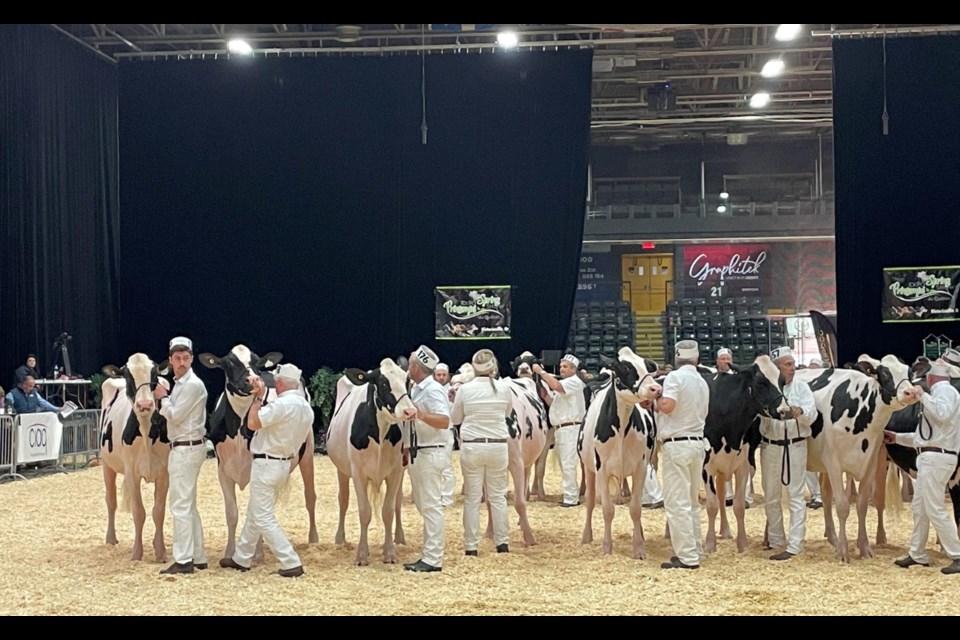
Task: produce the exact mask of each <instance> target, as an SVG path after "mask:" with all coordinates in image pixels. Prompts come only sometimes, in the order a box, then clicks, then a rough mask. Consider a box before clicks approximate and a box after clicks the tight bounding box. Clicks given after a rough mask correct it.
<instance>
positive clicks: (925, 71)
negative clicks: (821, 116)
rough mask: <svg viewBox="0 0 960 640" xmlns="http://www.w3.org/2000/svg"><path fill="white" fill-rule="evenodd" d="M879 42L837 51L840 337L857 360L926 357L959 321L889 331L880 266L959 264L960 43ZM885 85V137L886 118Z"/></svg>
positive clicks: (844, 351) (845, 353)
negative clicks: (931, 339) (925, 345)
mask: <svg viewBox="0 0 960 640" xmlns="http://www.w3.org/2000/svg"><path fill="white" fill-rule="evenodd" d="M883 46H884V43H883V41H882V40H881V39H880V38H871V39H867V40H839V41H836V42H834V45H833V61H834V83H833V84H834V86H833V101H834V139H835V140H834V147H835V163H836V216H837V217H836V251H837V311H838V314H837V316H838V327H837V333H838V335H837V338H838V343H839V352H840V353H839V356H840V360H841V362H844V361H847V360H852V359H855V358H856V357H857V356H858V355H859V354H861V353H864V352H866V353H869V354H871V355H873V356H874V357H881V356H882V355H884V354H887V353H893V354H896V355H899V356H900V357H901V358H903V359H904V360H907V361H908V362H910V361H912V360H913V359H914V358H915V357H916V356H918V355H920V353H921V341H922V340H923V337H924V336H926V335H927V334H929V333H936V334H940V333H945V334H947V335H948V336H951V337H952V338H953V339H954V340H957V339H960V331H958V325H957V323H956V322H932V323H909V324H883V323H882V322H881V316H880V313H881V305H882V295H883V272H882V269H883V267H908V266H934V265H954V264H958V263H960V242H958V241H960V237H958V236H960V180H958V179H957V175H958V172H960V38H954V37H944V36H930V37H915V38H888V39H887V40H886V58H887V62H886V72H885V73H884V63H883V58H884V52H883ZM884 84H886V101H887V111H888V113H889V118H890V119H889V134H888V135H883V128H882V123H881V115H882V113H883V103H884Z"/></svg>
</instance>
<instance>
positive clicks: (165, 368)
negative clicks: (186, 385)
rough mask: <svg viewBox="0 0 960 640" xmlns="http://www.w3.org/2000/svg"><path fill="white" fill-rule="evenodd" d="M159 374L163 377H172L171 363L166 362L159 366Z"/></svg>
mask: <svg viewBox="0 0 960 640" xmlns="http://www.w3.org/2000/svg"><path fill="white" fill-rule="evenodd" d="M157 372H158V373H159V374H160V375H162V376H166V375H170V361H169V360H164V361H163V362H161V363H160V364H158V365H157Z"/></svg>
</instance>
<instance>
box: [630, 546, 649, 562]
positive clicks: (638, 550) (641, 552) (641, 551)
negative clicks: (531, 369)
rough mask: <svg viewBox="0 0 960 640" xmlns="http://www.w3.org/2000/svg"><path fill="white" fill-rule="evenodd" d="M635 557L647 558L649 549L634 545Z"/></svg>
mask: <svg viewBox="0 0 960 640" xmlns="http://www.w3.org/2000/svg"><path fill="white" fill-rule="evenodd" d="M633 559H634V560H646V559H647V550H646V548H644V547H634V548H633Z"/></svg>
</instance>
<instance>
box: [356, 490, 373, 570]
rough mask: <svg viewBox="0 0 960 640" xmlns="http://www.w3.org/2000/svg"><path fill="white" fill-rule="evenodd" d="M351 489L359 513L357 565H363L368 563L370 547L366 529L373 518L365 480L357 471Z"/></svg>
mask: <svg viewBox="0 0 960 640" xmlns="http://www.w3.org/2000/svg"><path fill="white" fill-rule="evenodd" d="M353 489H354V491H355V492H356V494H357V510H358V511H359V513H360V541H359V542H358V543H357V558H356V562H357V565H358V566H361V567H365V566H367V565H368V564H370V548H369V547H368V546H367V529H369V528H370V520H371V519H373V508H372V507H371V505H370V498H369V497H368V496H367V480H366V479H364V478H361V477H360V474H359V473H356V472H354V474H353Z"/></svg>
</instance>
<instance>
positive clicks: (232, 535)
mask: <svg viewBox="0 0 960 640" xmlns="http://www.w3.org/2000/svg"><path fill="white" fill-rule="evenodd" d="M199 358H200V362H201V363H202V364H203V366H205V367H207V368H208V369H222V370H223V373H224V375H225V376H226V388H225V389H224V391H223V393H221V394H220V397H219V398H217V404H216V407H215V408H214V410H213V415H211V416H210V433H209V437H210V441H211V442H212V443H213V449H214V451H215V452H216V454H217V478H218V479H219V480H220V488H221V489H222V490H223V503H224V509H225V511H226V516H227V548H226V550H225V551H224V553H223V557H224V558H232V557H233V552H234V549H235V545H236V533H237V520H238V512H237V487H239V488H240V490H241V491H243V490H244V488H246V486H247V484H249V483H250V469H251V467H252V466H253V453H251V451H250V440H251V439H252V438H253V431H251V430H250V429H249V428H248V427H247V412H248V411H249V410H250V405H251V404H253V395H252V393H253V389H252V387H251V386H250V383H249V381H248V380H247V378H248V377H249V376H259V375H261V373H263V372H264V371H265V370H266V369H270V368H272V367H275V366H276V365H277V364H279V363H280V359H281V358H283V355H282V354H279V353H276V352H271V353H268V354H267V355H265V356H263V357H262V358H261V357H260V356H258V355H257V354H255V353H253V352H251V351H250V349H249V348H248V347H247V346H245V345H242V344H238V345H237V346H235V347H234V348H233V349H231V350H230V352H229V353H228V354H227V355H225V356H223V357H222V358H221V357H217V356H215V355H213V354H212V353H201V354H200V356H199ZM302 386H303V385H302V382H301V387H302ZM275 397H276V391H275V390H274V389H273V388H271V389H270V390H269V391H268V393H267V402H269V401H270V400H271V398H275ZM308 399H309V398H308ZM296 467H300V475H301V476H302V477H303V494H304V501H305V503H306V507H307V515H308V516H309V518H310V532H309V538H308V539H309V542H310V543H316V542H319V537H318V534H317V520H316V506H317V491H316V487H315V486H314V469H313V431H311V432H310V434H309V435H308V436H307V439H306V441H305V442H304V443H303V445H302V446H301V447H300V451H299V452H298V454H297V458H296V459H294V460H291V461H290V472H291V473H292V472H293V470H294V469H295V468H296ZM262 550H263V547H262V541H261V542H258V544H257V557H261V556H262Z"/></svg>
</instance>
